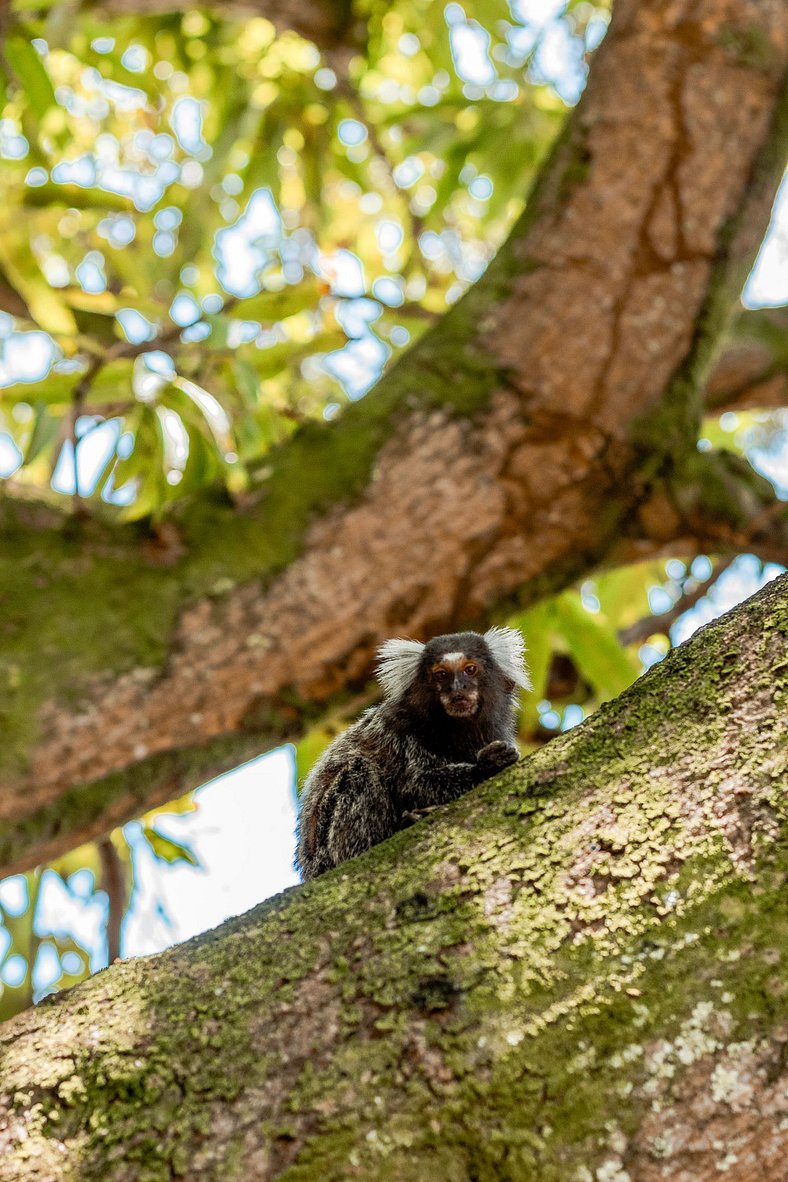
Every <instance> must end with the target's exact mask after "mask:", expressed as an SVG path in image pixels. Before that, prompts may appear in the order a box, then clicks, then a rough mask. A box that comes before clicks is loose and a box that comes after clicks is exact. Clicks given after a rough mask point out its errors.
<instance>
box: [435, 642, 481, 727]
mask: <svg viewBox="0 0 788 1182" xmlns="http://www.w3.org/2000/svg"><path fill="white" fill-rule="evenodd" d="M481 674H482V669H481V663H480V661H478V660H477V659H476V658H474V657H471V656H467V655H466V654H465V653H444V654H443V655H442V656H441V657H440V659H439V660H437V661H436V662H435V664H434V665H433V666H432V668H431V669H430V678H431V680H432V684H433V686H434V688H435V693H436V694H437V696H438V699H439V701H440V704H441V706H442V707H443V709H444V710H445V711H446V713H447V714H448V715H449V717H450V718H473V717H474V715H475V714H477V713H478V710H479V703H480V688H479V679H480V675H481Z"/></svg>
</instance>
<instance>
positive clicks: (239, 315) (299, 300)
mask: <svg viewBox="0 0 788 1182" xmlns="http://www.w3.org/2000/svg"><path fill="white" fill-rule="evenodd" d="M325 294H326V285H325V282H324V281H323V280H322V279H318V278H317V276H314V275H312V276H309V278H307V279H304V280H303V281H302V282H301V283H294V284H292V285H290V286H288V287H283V288H282V289H281V291H261V292H259V293H258V294H257V295H255V296H250V297H249V299H248V300H239V301H238V302H237V303H236V304H233V306H232V308H231V309H229V311H231V312H232V315H233V316H234V317H235V318H236V319H237V320H260V321H263V322H265V323H270V324H273V323H275V322H276V321H279V320H287V318H288V317H289V316H295V314H296V313H297V312H303V311H304V309H305V308H314V307H316V306H317V304H318V303H319V301H320V298H321V296H323V295H325Z"/></svg>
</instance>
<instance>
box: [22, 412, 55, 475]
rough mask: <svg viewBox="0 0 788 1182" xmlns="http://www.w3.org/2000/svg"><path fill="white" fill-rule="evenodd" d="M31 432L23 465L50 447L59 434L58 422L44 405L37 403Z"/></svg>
mask: <svg viewBox="0 0 788 1182" xmlns="http://www.w3.org/2000/svg"><path fill="white" fill-rule="evenodd" d="M33 415H34V418H33V430H32V433H31V435H30V442H29V443H28V445H27V448H26V449H25V458H24V463H25V464H32V463H33V460H35V458H36V457H37V456H40V455H41V453H42V452H44V451H47V450H48V449H49V448H50V447H52V446H53V445H54V443H55V441H56V440H57V438H58V436H59V434H60V420H59V419H56V418H53V417H52V415H51V414H50V413H49V410H48V408H47V406H46V404H45V403H43V402H37V403H36V405H35V408H34V411H33Z"/></svg>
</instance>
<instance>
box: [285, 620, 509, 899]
mask: <svg viewBox="0 0 788 1182" xmlns="http://www.w3.org/2000/svg"><path fill="white" fill-rule="evenodd" d="M523 653H524V649H523V640H522V636H521V635H520V633H519V632H515V631H513V630H512V629H509V628H491V629H490V630H489V632H486V633H485V634H484V636H481V635H479V633H477V632H457V633H453V634H452V635H449V636H437V637H435V639H434V640H431V641H430V642H429V643H428V644H426V645H423V644H420V643H418V642H417V641H413V640H389V641H387V643H386V644H384V645H383V646H382V648H381V649H380V654H379V655H380V664H379V666H378V678H379V680H380V682H381V685H382V686H383V690H384V693H385V695H386V696H385V698H384V701H383V702H382V703H381V704H380V705H379V706H375V707H373V708H372V709H371V710H367V711H366V712H365V713H364V714H363V715H362V716H361V718H360V719H359V721H358V722H357V723H355V725H353V726H351V727H350V728H349V730H347V731H346V732H345V733H344V734H343V735H340V737H339V738H338V739H336V740H335V741H334V742H333V743H332V744H331V746H330V747H329V748H328V750H327V751H326V752H325V753H324V755H323V756H322V758H321V759H320V760H319V761H318V763H317V764H316V765H315V767H314V768H313V769H312V771H311V773H310V775H309V777H308V779H307V781H306V784H305V787H304V792H303V796H302V807H301V815H300V818H299V825H298V849H297V854H296V865H297V867H298V869H299V870H300V871H301V874H302V876H303V877H304V878H305V879H310V878H316V877H317V875H318V874H322V873H323V872H324V871H326V870H330V869H331V867H332V866H337V865H339V863H340V862H344V861H346V860H347V859H348V858H352V857H354V856H355V855H356V854H360V853H362V852H363V851H364V850H366V849H369V847H370V846H373V845H376V844H377V842H379V841H384V840H385V839H386V838H387V837H390V836H391V835H392V833H395V832H396V830H398V829H402V828H404V827H405V826H406V825H409V824H412V823H413V821H414V820H415V819H417V817H418V816H419V814H420V812H422V811H425V810H429V809H430V808H432V807H434V806H435V805H439V804H445V803H446V802H448V801H450V800H454V799H455V798H456V797H458V796H461V795H462V793H463V792H467V791H468V789H469V788H472V787H473V786H474V785H475V784H478V783H480V782H481V781H482V780H486V779H488V778H489V777H490V776H492V775H494V774H495V773H496V772H498V771H500V770H501V769H502V768H505V767H508V766H509V765H510V764H512V763H514V762H515V761H516V760H517V758H518V753H517V748H516V747H515V745H514V738H515V723H514V710H515V705H516V699H517V690H518V688H525V687H528V685H529V681H528V675H527V672H526V669H525V664H524V660H523Z"/></svg>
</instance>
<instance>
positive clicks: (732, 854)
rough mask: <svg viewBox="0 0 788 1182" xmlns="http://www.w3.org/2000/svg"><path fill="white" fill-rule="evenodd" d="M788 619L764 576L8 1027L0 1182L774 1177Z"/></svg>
mask: <svg viewBox="0 0 788 1182" xmlns="http://www.w3.org/2000/svg"><path fill="white" fill-rule="evenodd" d="M786 630H788V577H783V578H782V579H778V580H775V581H774V582H773V583H771V584H770V585H769V586H768V587H766V588H764V590H763V591H761V592H760V593H759V594H758V595H757V596H756V597H754V598H753V599H752V600H750V601H749V602H748V603H747V604H743V605H741V606H740V607H738V608H737V609H735V610H734V611H733V612H731V613H729V614H728V615H727V616H725V617H723V618H722V619H721V620H719V621H716V622H715V623H714V624H712V625H710V626H708V627H706V628H703V629H701V630H700V631H699V632H698V633H696V634H695V636H694V637H693V638H692V639H691V640H689V641H688V642H687V643H686V644H683V645H681V646H679V648H677V649H675V650H674V651H673V652H672V653H670V654H669V655H668V656H667V657H666V659H665V660H664V661H663V662H661V663H660V664H659V665H658V666H656V667H655V668H654V669H652V670H651V671H650V672H649V673H648V674H646V675H645V676H644V677H643V678H641V679H640V680H639V681H638V682H636V683H635V685H633V686H632V687H631V688H630V689H629V690H628V691H627V692H626V693H625V694H623V695H622V696H621V697H620V698H618V699H617V700H616V701H614V702H611V703H608V704H607V705H605V706H603V707H602V708H601V709H600V710H599V711H598V712H597V713H596V714H595V715H594V716H593V717H592V718H591V719H589V720H588V721H587V722H586V723H584V724H583V725H582V726H580V727H577V728H576V729H574V730H572V731H570V732H569V733H567V734H565V735H562V736H561V737H560V738H558V739H556V740H555V741H554V742H552V743H550V744H549V745H548V746H546V747H544V748H543V749H542V750H541V751H540V752H539V753H538V754H536V755H534V756H532V757H531V758H530V759H528V760H525V761H523V762H521V763H520V764H518V765H517V766H516V767H515V768H513V769H510V770H509V771H508V772H506V773H504V775H503V776H501V777H498V778H497V779H495V780H491V781H488V782H487V783H486V784H483V785H481V786H480V787H479V788H478V789H476V790H474V791H472V792H470V793H468V794H467V795H466V796H465V797H463V798H462V799H460V800H459V801H457V802H455V803H454V804H452V805H449V806H447V807H446V808H444V809H440V810H438V811H437V812H436V813H435V814H433V816H432V817H431V818H430V819H429V820H427V821H426V822H422V823H420V824H418V825H416V826H415V827H414V828H412V829H410V830H408V831H406V832H403V833H399V834H397V835H396V836H395V837H394V838H392V839H391V840H390V841H388V842H385V843H384V844H382V845H380V846H378V847H376V848H375V849H373V850H371V851H369V852H368V853H367V854H365V855H364V856H362V857H361V858H358V859H355V860H353V861H351V862H348V863H347V864H345V865H344V866H342V867H340V868H339V870H338V871H336V872H332V873H329V874H327V875H325V876H324V877H323V878H321V879H319V880H318V881H317V882H314V883H311V884H309V885H308V886H306V887H299V888H295V889H291V890H289V891H288V892H286V893H285V894H284V895H280V896H278V897H277V898H275V899H272V900H270V901H268V902H266V903H264V904H262V905H261V906H260V907H258V908H256V909H255V910H254V911H251V912H250V913H249V914H248V915H246V916H244V917H242V918H240V919H234V920H232V921H231V922H230V923H228V924H226V925H224V926H223V927H222V928H220V929H219V930H218V931H215V932H211V933H208V934H206V935H204V936H201V937H198V938H197V939H196V940H191V941H189V942H188V943H186V944H184V945H181V946H179V947H177V948H175V949H172V950H171V951H169V952H167V953H165V954H164V955H162V956H158V957H148V958H145V959H143V960H136V961H127V962H125V963H120V964H117V965H114V966H112V967H111V968H110V969H109V970H108V971H107V972H105V973H101V974H99V975H98V976H96V977H94V978H93V979H91V980H90V981H87V982H85V983H84V984H83V985H80V986H78V987H77V988H75V989H71V990H69V991H67V992H66V993H63V994H60V995H59V996H57V997H55V998H54V999H49V1000H48V1001H47V1002H46V1003H45V1004H43V1005H40V1006H38V1007H36V1008H35V1009H33V1010H30V1011H28V1012H26V1013H24V1014H21V1015H19V1016H18V1017H17V1018H15V1019H13V1020H11V1021H10V1022H8V1023H6V1024H5V1025H3V1026H2V1027H0V1153H2V1160H3V1178H4V1182H38V1180H39V1179H42V1178H52V1179H65V1178H66V1177H71V1176H78V1177H80V1178H82V1179H85V1180H86V1182H87V1180H88V1179H101V1182H142V1179H143V1178H151V1177H161V1178H169V1177H188V1178H189V1179H190V1182H214V1180H215V1179H217V1178H231V1177H238V1178H250V1179H251V1178H259V1179H266V1180H267V1182H274V1180H275V1179H278V1178H282V1179H285V1178H287V1179H290V1178H292V1179H313V1178H326V1179H339V1178H345V1177H350V1176H351V1174H352V1176H353V1177H355V1178H358V1179H360V1180H361V1182H394V1180H396V1182H421V1180H422V1179H424V1178H431V1177H434V1178H467V1177H472V1176H473V1177H479V1178H482V1177H483V1178H522V1179H530V1178H539V1179H559V1178H560V1179H569V1178H575V1177H584V1176H585V1173H584V1171H585V1172H587V1173H588V1175H589V1176H592V1177H607V1178H614V1177H616V1176H617V1175H618V1176H622V1175H623V1174H624V1173H626V1175H627V1176H629V1177H630V1178H631V1179H633V1182H641V1180H644V1179H652V1178H653V1179H658V1178H659V1179H668V1178H692V1179H693V1182H716V1180H717V1179H719V1177H720V1168H719V1163H720V1162H721V1161H725V1162H730V1161H733V1160H735V1162H736V1163H737V1170H738V1172H737V1173H736V1174H735V1177H736V1178H738V1179H740V1180H742V1182H743V1180H744V1179H749V1178H751V1177H754V1176H756V1175H757V1176H758V1177H759V1178H760V1179H762V1182H783V1179H784V1178H785V1176H786V1169H787V1168H788V1152H787V1150H788V1146H787V1145H786V1139H785V1132H784V1121H785V1116H786V1095H787V1094H788V1076H787V1075H786V1059H785V1055H784V1048H785V1028H784V1004H782V1003H783V999H784V981H785V964H784V948H783V944H782V942H781V934H782V933H781V930H780V928H781V925H784V914H785V869H786V863H785V848H786V847H785V838H786V836H788V815H787V814H786V807H785V794H784V792H783V791H782V790H781V789H782V785H784V783H785V780H786V776H788V715H787V714H786V711H785V709H784V702H785V693H786V691H788V665H786V661H785V635H786ZM97 1014H100V1015H101V1023H100V1026H99V1025H98V1024H97ZM622 1097H623V1098H625V1109H626V1119H625V1120H619V1110H620V1108H621V1103H622Z"/></svg>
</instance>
